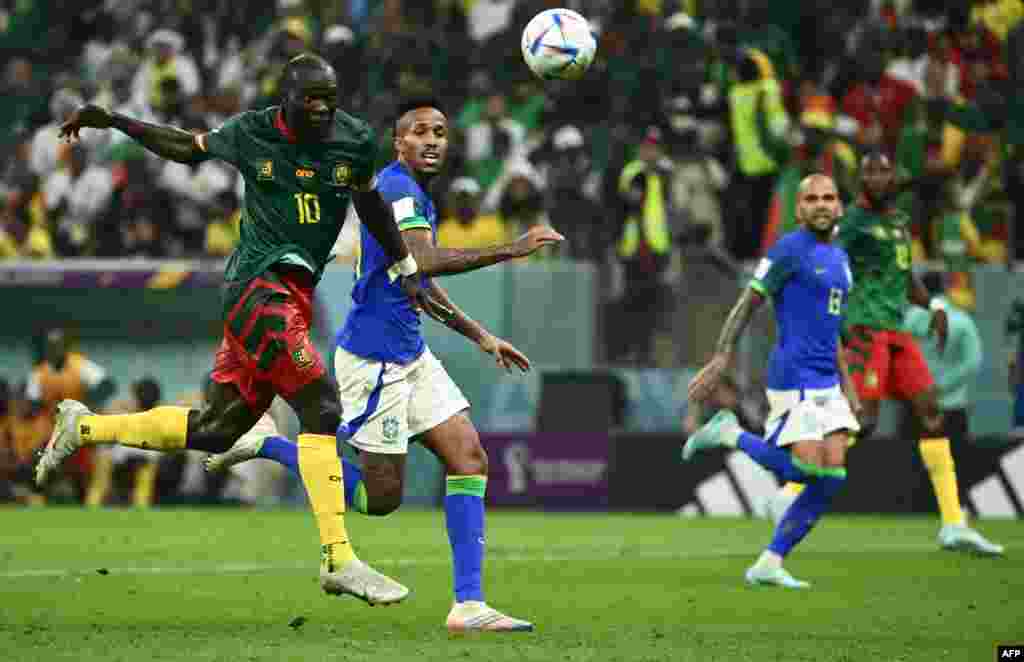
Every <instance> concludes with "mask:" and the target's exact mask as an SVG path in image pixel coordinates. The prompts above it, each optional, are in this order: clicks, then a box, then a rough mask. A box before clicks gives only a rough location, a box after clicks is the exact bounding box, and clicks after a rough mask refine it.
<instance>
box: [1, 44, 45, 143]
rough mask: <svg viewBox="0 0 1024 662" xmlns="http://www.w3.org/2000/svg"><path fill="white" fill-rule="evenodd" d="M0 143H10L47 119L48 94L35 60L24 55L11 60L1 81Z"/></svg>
mask: <svg viewBox="0 0 1024 662" xmlns="http://www.w3.org/2000/svg"><path fill="white" fill-rule="evenodd" d="M0 95H2V96H3V100H4V102H3V104H0V146H3V147H8V146H9V145H11V144H12V143H13V142H14V140H15V139H16V137H17V136H18V135H20V134H22V133H24V132H25V131H29V130H31V129H34V128H35V127H36V126H38V125H40V124H43V123H45V122H46V103H45V101H44V99H45V98H46V95H45V94H44V92H43V86H42V84H41V82H40V80H39V79H38V78H37V73H36V71H35V69H34V68H33V66H32V62H30V61H29V60H27V59H25V58H23V57H14V58H11V59H10V60H8V61H7V64H6V66H5V68H4V77H3V80H2V81H0Z"/></svg>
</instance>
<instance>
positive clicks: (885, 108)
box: [841, 50, 917, 154]
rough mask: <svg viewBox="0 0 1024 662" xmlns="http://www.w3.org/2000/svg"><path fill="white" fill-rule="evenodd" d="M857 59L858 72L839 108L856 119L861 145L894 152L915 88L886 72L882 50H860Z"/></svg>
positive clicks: (857, 133)
mask: <svg viewBox="0 0 1024 662" xmlns="http://www.w3.org/2000/svg"><path fill="white" fill-rule="evenodd" d="M857 63H858V65H859V74H858V76H857V80H856V81H855V82H854V84H853V85H852V87H851V88H850V90H849V91H848V92H847V93H846V96H844V97H843V100H842V103H841V109H842V112H843V113H844V114H845V115H847V116H848V117H850V118H852V119H853V120H855V121H856V123H857V124H856V137H857V141H858V142H859V143H860V144H861V145H863V146H864V147H865V148H881V149H883V150H885V151H886V152H887V153H888V154H894V153H895V152H896V147H897V145H898V144H899V139H900V131H901V129H902V128H903V118H904V116H905V115H906V112H907V108H908V106H909V105H910V104H911V102H913V101H914V98H915V97H916V96H917V91H916V90H915V89H914V86H913V85H911V84H910V83H907V82H905V81H903V80H900V79H898V78H894V77H892V76H890V75H889V74H887V73H886V72H885V58H884V55H883V54H882V53H881V52H878V51H875V50H870V51H865V52H861V53H860V54H859V55H858V57H857Z"/></svg>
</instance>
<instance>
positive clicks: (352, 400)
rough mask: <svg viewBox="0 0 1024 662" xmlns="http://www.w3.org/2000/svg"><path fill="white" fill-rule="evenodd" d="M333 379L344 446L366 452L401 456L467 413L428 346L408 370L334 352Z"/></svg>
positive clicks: (464, 402) (462, 399) (458, 392)
mask: <svg viewBox="0 0 1024 662" xmlns="http://www.w3.org/2000/svg"><path fill="white" fill-rule="evenodd" d="M334 374H335V376H336V377H337V380H338V391H339V393H340V395H341V407H342V417H343V418H344V420H345V423H347V424H348V426H349V428H350V429H351V434H352V436H351V437H350V438H349V443H350V444H352V445H353V446H355V447H356V448H358V449H360V450H364V451H367V452H369V453H385V454H402V453H407V452H408V451H409V439H410V438H412V437H415V436H416V435H418V434H421V433H423V432H426V431H427V430H431V429H433V428H435V427H437V426H438V425H440V424H441V423H444V422H445V421H447V420H448V419H449V418H451V417H452V416H455V415H456V414H459V413H460V412H463V411H465V410H467V409H469V401H468V400H466V396H465V395H463V394H462V391H461V390H460V389H459V387H458V386H457V385H456V384H455V382H454V381H452V378H451V377H450V376H449V375H448V371H446V370H445V369H444V366H443V365H441V362H440V361H438V360H437V357H435V356H434V354H433V353H432V352H431V351H430V348H429V347H428V348H425V349H424V350H423V353H422V354H420V355H419V357H417V358H416V360H415V361H413V362H411V363H409V364H408V365H398V364H396V363H381V362H380V361H374V360H372V359H365V358H363V357H361V356H356V355H354V354H350V353H349V352H346V351H345V350H344V349H342V348H340V347H339V348H338V349H336V350H335V352H334Z"/></svg>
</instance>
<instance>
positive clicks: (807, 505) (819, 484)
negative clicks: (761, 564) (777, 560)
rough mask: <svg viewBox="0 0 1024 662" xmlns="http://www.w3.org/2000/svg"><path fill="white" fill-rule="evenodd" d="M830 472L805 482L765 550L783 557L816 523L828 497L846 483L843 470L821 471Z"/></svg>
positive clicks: (829, 499) (829, 501)
mask: <svg viewBox="0 0 1024 662" xmlns="http://www.w3.org/2000/svg"><path fill="white" fill-rule="evenodd" d="M823 471H827V472H830V473H829V474H827V475H819V476H818V477H817V478H814V479H813V480H811V481H810V482H808V483H807V487H806V488H805V489H804V491H803V492H801V493H800V496H798V497H797V498H796V501H794V502H793V504H792V505H791V506H790V507H789V509H788V510H787V511H786V514H785V515H783V516H782V521H780V522H779V525H778V526H777V527H775V535H774V536H773V537H772V541H771V543H770V544H769V545H768V549H770V550H771V551H773V552H775V553H776V554H778V555H779V556H782V557H785V556H786V555H787V554H789V552H790V551H792V549H793V548H794V547H796V546H797V545H798V544H799V543H800V541H801V540H803V539H804V537H806V536H807V534H808V533H809V532H810V530H811V529H812V528H814V525H815V524H817V523H818V520H819V519H821V516H822V515H823V514H824V513H825V511H826V510H828V507H829V504H830V503H832V498H833V497H834V496H835V495H836V494H837V493H838V492H839V490H840V489H842V487H843V485H844V484H845V483H846V470H845V469H824V470H823Z"/></svg>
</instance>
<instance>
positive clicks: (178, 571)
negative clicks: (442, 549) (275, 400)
mask: <svg viewBox="0 0 1024 662" xmlns="http://www.w3.org/2000/svg"><path fill="white" fill-rule="evenodd" d="M931 550H936V547H935V545H933V544H925V543H920V544H909V545H885V544H881V545H868V546H859V547H857V548H856V549H853V550H851V549H850V548H843V549H839V548H836V549H820V548H817V549H814V550H811V553H812V554H860V553H865V552H868V553H870V552H919V551H931ZM754 551H756V550H753V549H752V548H750V547H743V548H739V547H737V548H735V549H728V550H719V551H718V552H717V553H712V554H708V553H699V554H698V553H692V554H687V553H685V552H670V551H665V552H643V551H629V550H628V549H624V548H613V549H611V550H609V552H608V553H606V554H592V553H589V554H587V555H585V556H567V555H557V554H533V555H530V554H526V555H518V554H512V555H508V556H503V555H492V556H490V558H489V561H490V562H491V563H497V562H507V563H569V562H582V563H588V562H591V563H593V562H600V561H612V560H616V559H622V558H630V559H651V560H671V559H678V560H680V561H684V560H697V559H713V558H724V557H727V556H742V555H750V554H752V553H754ZM371 564H372V565H374V566H431V565H445V566H447V565H450V564H451V560H450V559H448V558H436V559H433V558H431V559H373V560H372V561H371ZM316 567H317V565H316V563H311V562H309V561H302V562H298V561H296V562H294V563H219V564H210V565H179V566H151V567H145V566H126V567H120V568H118V567H109V568H105V569H106V570H107V572H108V573H109V574H111V575H229V574H240V573H249V572H281V571H289V570H309V571H315V570H316ZM97 570H98V568H26V569H24V570H9V571H5V572H0V578H3V579H24V578H28V577H75V576H81V575H92V574H95V573H96V572H97Z"/></svg>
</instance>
